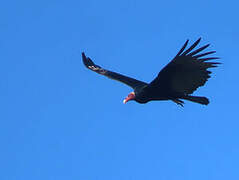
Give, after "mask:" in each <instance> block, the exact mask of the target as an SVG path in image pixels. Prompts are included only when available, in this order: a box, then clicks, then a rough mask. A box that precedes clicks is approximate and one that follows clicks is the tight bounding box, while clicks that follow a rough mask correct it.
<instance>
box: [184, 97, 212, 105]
mask: <svg viewBox="0 0 239 180" xmlns="http://www.w3.org/2000/svg"><path fill="white" fill-rule="evenodd" d="M182 99H186V100H188V101H192V102H196V103H199V104H203V105H208V104H209V100H208V98H206V97H200V96H184V97H183V98H182Z"/></svg>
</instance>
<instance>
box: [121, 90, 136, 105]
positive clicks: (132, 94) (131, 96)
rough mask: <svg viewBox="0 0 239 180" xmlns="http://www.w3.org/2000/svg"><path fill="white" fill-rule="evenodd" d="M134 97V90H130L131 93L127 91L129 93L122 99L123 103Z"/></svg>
mask: <svg viewBox="0 0 239 180" xmlns="http://www.w3.org/2000/svg"><path fill="white" fill-rule="evenodd" d="M134 99H135V92H131V93H129V95H128V96H127V97H126V98H125V99H124V101H123V103H124V104H126V103H127V102H128V101H130V100H134Z"/></svg>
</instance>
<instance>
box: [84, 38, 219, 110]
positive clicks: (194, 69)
mask: <svg viewBox="0 0 239 180" xmlns="http://www.w3.org/2000/svg"><path fill="white" fill-rule="evenodd" d="M200 40H201V38H199V39H198V40H197V41H196V42H195V43H194V44H193V45H191V46H190V47H189V48H188V49H186V50H185V48H186V46H187V45H188V41H189V40H187V41H186V42H185V44H184V45H183V47H182V48H181V49H180V51H179V52H178V53H177V55H176V56H175V57H174V58H173V60H171V62H169V63H168V64H167V65H166V66H165V67H164V68H163V69H162V70H161V71H160V72H159V73H158V76H157V77H156V78H155V79H154V80H153V81H152V82H150V83H146V82H143V81H140V80H137V79H134V78H131V77H127V76H124V75H122V74H119V73H116V72H113V71H109V70H107V69H104V68H102V67H100V66H99V65H96V64H95V63H94V62H93V61H92V60H91V59H90V58H89V57H86V56H85V53H84V52H83V53H82V59H83V63H84V65H85V66H86V67H87V68H88V69H90V70H92V71H94V72H96V73H98V74H101V75H104V76H107V77H108V78H111V79H113V80H117V81H120V82H122V83H124V84H126V85H128V86H130V87H131V88H133V90H134V91H133V92H131V93H129V95H128V96H127V97H126V98H125V99H124V101H123V102H124V103H127V102H128V101H131V100H134V101H136V102H138V103H147V102H149V101H155V100H172V101H173V102H175V103H176V104H178V105H181V106H183V104H184V101H183V100H188V101H192V102H195V103H199V104H203V105H208V104H209V100H208V98H206V97H201V96H192V95H190V94H192V93H193V92H194V91H195V90H196V89H197V88H198V87H200V86H203V85H204V84H205V83H206V81H207V80H208V79H209V78H210V74H211V71H209V70H208V68H213V67H217V65H218V64H221V63H218V62H210V60H214V59H219V58H218V57H205V56H206V55H209V54H213V53H215V52H216V51H209V52H205V53H202V51H203V50H204V49H206V48H207V47H208V46H209V45H210V44H207V45H205V46H202V47H200V48H198V49H196V50H194V48H195V47H196V46H197V45H198V44H199V42H200Z"/></svg>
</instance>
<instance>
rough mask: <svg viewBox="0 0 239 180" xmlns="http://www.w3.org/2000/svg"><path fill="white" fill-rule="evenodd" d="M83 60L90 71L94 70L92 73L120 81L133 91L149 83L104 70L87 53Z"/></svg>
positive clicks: (83, 55)
mask: <svg viewBox="0 0 239 180" xmlns="http://www.w3.org/2000/svg"><path fill="white" fill-rule="evenodd" d="M82 59H83V63H84V65H85V66H86V67H87V68H88V69H90V70H92V71H94V72H96V73H98V74H101V75H104V76H106V77H108V78H110V79H114V80H117V81H120V82H122V83H124V84H126V85H128V86H130V87H132V88H133V89H135V88H139V87H143V86H145V85H147V83H145V82H142V81H139V80H137V79H134V78H130V77H127V76H124V75H122V74H119V73H115V72H112V71H109V70H107V69H104V68H102V67H100V66H98V65H96V64H95V63H94V62H93V61H92V60H91V59H90V58H89V57H86V56H85V53H82Z"/></svg>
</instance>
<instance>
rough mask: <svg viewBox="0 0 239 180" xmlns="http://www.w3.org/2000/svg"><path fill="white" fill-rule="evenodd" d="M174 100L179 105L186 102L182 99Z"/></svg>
mask: <svg viewBox="0 0 239 180" xmlns="http://www.w3.org/2000/svg"><path fill="white" fill-rule="evenodd" d="M172 101H173V102H175V103H176V104H177V105H180V106H182V107H183V104H184V102H183V101H181V100H180V99H172Z"/></svg>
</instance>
